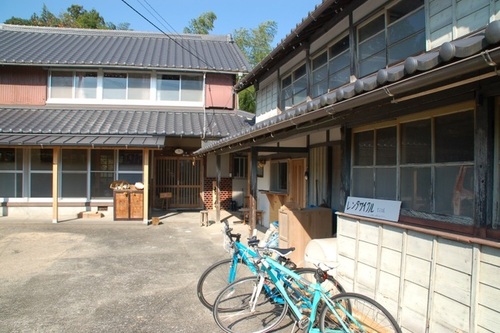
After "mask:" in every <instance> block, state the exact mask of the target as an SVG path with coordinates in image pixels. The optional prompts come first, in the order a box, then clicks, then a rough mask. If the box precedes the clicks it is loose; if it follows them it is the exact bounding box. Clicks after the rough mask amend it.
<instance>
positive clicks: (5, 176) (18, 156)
mask: <svg viewBox="0 0 500 333" xmlns="http://www.w3.org/2000/svg"><path fill="white" fill-rule="evenodd" d="M0 184H2V185H1V186H0V197H3V198H19V197H22V195H23V151H22V149H19V148H17V149H16V148H0Z"/></svg>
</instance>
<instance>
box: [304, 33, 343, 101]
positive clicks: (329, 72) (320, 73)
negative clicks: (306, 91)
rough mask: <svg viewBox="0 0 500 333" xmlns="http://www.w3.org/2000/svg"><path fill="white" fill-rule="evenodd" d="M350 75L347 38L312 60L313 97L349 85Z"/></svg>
mask: <svg viewBox="0 0 500 333" xmlns="http://www.w3.org/2000/svg"><path fill="white" fill-rule="evenodd" d="M350 75H351V69H350V54H349V36H345V37H343V38H342V39H340V40H339V41H337V42H336V43H334V44H333V45H332V46H330V47H329V49H328V51H325V52H323V53H322V54H320V55H319V56H317V57H316V58H314V59H313V60H312V83H311V95H312V96H311V97H312V98H315V97H318V96H320V95H322V94H325V93H327V92H328V90H330V89H334V88H337V87H340V86H342V85H344V84H346V83H349V78H350Z"/></svg>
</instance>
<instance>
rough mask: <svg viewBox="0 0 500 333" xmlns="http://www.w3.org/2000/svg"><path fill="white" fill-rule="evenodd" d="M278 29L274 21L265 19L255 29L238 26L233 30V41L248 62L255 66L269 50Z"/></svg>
mask: <svg viewBox="0 0 500 333" xmlns="http://www.w3.org/2000/svg"><path fill="white" fill-rule="evenodd" d="M277 31H278V24H277V23H276V22H275V21H266V22H263V23H261V24H259V26H258V27H257V28H255V29H251V30H248V29H246V28H240V29H238V30H235V32H234V41H235V42H236V44H237V45H238V46H239V48H240V49H241V50H242V51H243V53H244V54H245V55H246V57H247V59H248V61H249V62H250V64H251V65H252V66H253V67H255V66H256V65H257V64H258V63H259V62H261V61H262V60H263V59H264V58H265V57H266V56H267V55H268V54H269V53H270V52H271V51H272V47H271V43H272V41H273V39H274V36H276V32H277Z"/></svg>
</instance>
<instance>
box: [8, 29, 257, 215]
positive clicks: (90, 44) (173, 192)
mask: <svg viewBox="0 0 500 333" xmlns="http://www.w3.org/2000/svg"><path fill="white" fill-rule="evenodd" d="M248 70H249V65H248V62H247V61H246V60H245V57H244V56H243V54H242V53H241V51H240V50H239V49H238V47H237V46H236V44H235V43H234V41H233V40H232V39H231V36H230V35H228V36H209V35H166V34H162V33H145V32H135V31H117V30H81V29H61V28H43V27H26V26H13V25H0V183H1V186H0V205H1V208H2V215H10V216H13V215H15V214H23V215H27V216H43V215H47V216H48V217H51V216H52V218H53V220H54V222H56V221H57V220H58V219H59V218H60V216H63V215H64V217H68V216H69V217H76V216H77V214H78V213H79V212H82V211H86V210H94V211H95V210H97V209H101V210H107V211H108V213H107V214H112V213H113V205H114V193H113V189H112V188H110V185H111V184H112V183H113V182H114V181H117V180H120V181H125V182H126V183H128V184H131V185H134V184H135V183H136V182H141V183H143V185H144V189H143V190H140V191H142V193H143V194H144V193H146V194H148V195H144V200H139V202H138V206H139V208H137V207H136V206H137V205H136V206H134V210H135V211H134V212H133V213H131V214H132V215H133V216H129V217H133V218H137V217H139V219H142V220H144V222H147V220H148V218H149V214H150V211H151V208H155V207H161V206H164V205H165V202H164V201H165V200H167V199H166V198H165V197H166V196H161V194H162V193H168V194H169V195H168V200H169V202H168V204H169V206H170V207H171V208H203V207H204V206H205V202H204V200H206V201H210V200H211V199H210V198H211V196H212V191H213V189H212V184H211V182H204V179H205V176H206V175H207V174H206V172H207V170H206V168H205V167H204V166H205V163H204V161H203V159H200V158H193V157H192V156H189V154H190V153H191V152H193V151H195V150H197V149H199V148H200V147H201V142H202V140H204V139H216V138H222V137H224V136H227V135H231V134H233V133H235V132H237V131H238V130H240V129H241V128H244V127H245V126H248V122H249V121H250V120H251V119H252V118H253V115H252V114H249V113H246V112H242V111H239V110H237V98H236V95H235V94H234V90H233V86H234V85H235V83H236V80H237V77H238V76H241V75H243V74H245V73H246V72H248ZM126 183H124V184H126ZM205 184H207V187H206V188H205ZM226 190H227V191H230V190H231V184H230V183H229V184H228V185H227V186H226ZM200 193H201V194H202V195H201V196H200ZM204 193H206V195H203V194H204ZM127 195H128V194H127V193H126V194H125V196H127ZM229 196H230V193H229ZM210 204H212V202H210ZM125 205H126V204H125ZM129 208H130V207H129ZM137 210H138V211H137ZM115 213H116V212H115ZM129 213H130V212H129Z"/></svg>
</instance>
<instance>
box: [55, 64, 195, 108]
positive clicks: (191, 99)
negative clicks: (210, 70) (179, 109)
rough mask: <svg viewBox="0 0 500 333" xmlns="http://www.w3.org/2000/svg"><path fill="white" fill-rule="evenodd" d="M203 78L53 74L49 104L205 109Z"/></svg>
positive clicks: (173, 75)
mask: <svg viewBox="0 0 500 333" xmlns="http://www.w3.org/2000/svg"><path fill="white" fill-rule="evenodd" d="M203 87H204V80H203V76H202V75H197V74H190V75H180V74H156V75H154V76H153V75H152V74H151V73H127V72H115V71H110V72H100V71H60V70H59V71H51V73H50V78H49V102H50V101H54V102H58V103H60V102H65V103H72V102H75V103H76V102H78V103H99V102H103V103H117V104H120V103H135V104H153V105H158V104H174V103H176V104H178V103H181V104H182V103H184V104H186V105H187V106H196V105H201V104H202V102H203Z"/></svg>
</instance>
